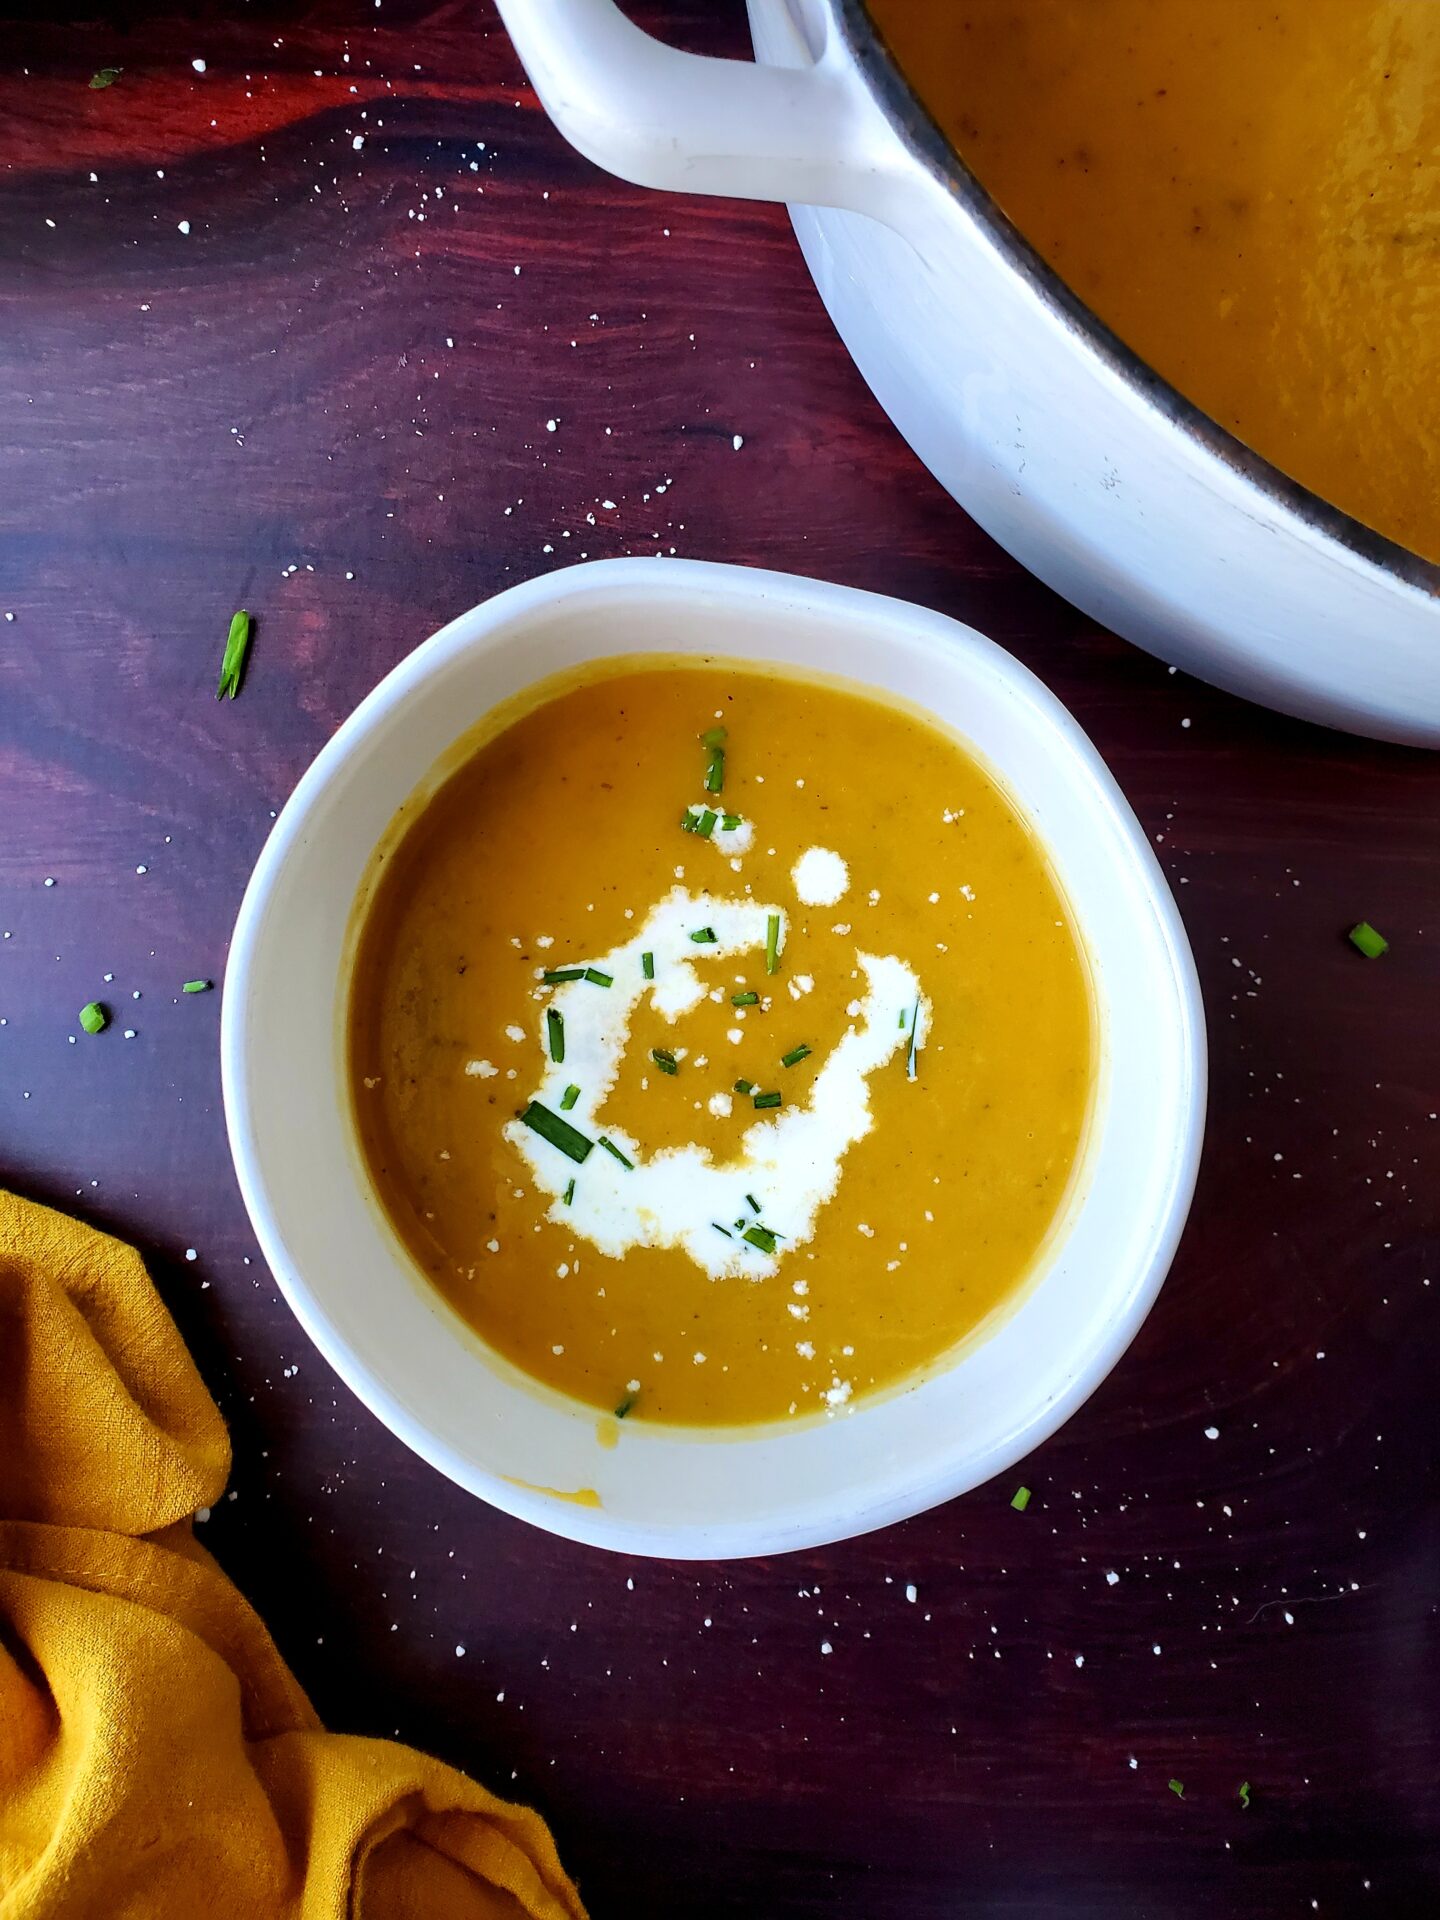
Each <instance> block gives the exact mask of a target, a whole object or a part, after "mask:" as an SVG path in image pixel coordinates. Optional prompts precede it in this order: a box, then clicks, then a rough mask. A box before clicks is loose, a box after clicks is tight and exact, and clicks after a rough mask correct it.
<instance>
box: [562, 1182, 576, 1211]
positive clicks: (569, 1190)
mask: <svg viewBox="0 0 1440 1920" xmlns="http://www.w3.org/2000/svg"><path fill="white" fill-rule="evenodd" d="M561 1198H562V1200H563V1201H564V1204H565V1205H566V1206H567V1207H568V1206H569V1205H570V1202H571V1201H572V1200H573V1199H574V1198H575V1181H574V1179H573V1177H572V1179H571V1181H570V1184H569V1186H568V1187H566V1189H565V1192H564V1193H563V1195H562V1196H561Z"/></svg>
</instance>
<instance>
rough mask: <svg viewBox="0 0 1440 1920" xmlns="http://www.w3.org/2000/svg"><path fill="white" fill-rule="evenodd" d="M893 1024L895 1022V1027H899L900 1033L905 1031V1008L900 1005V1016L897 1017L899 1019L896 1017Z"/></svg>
mask: <svg viewBox="0 0 1440 1920" xmlns="http://www.w3.org/2000/svg"><path fill="white" fill-rule="evenodd" d="M895 1024H896V1026H897V1027H899V1029H900V1031H901V1032H902V1033H903V1032H904V1031H905V1009H904V1007H901V1009H900V1018H899V1019H898V1020H897V1021H896V1022H895Z"/></svg>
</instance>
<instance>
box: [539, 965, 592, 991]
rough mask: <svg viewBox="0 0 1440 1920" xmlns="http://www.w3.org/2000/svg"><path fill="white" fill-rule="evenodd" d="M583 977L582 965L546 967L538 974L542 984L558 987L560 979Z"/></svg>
mask: <svg viewBox="0 0 1440 1920" xmlns="http://www.w3.org/2000/svg"><path fill="white" fill-rule="evenodd" d="M584 978H585V969H584V968H583V967H547V968H546V970H545V972H544V973H542V974H541V976H540V980H541V983H542V985H544V986H547V987H558V986H559V985H560V982H561V981H562V980H583V979H584Z"/></svg>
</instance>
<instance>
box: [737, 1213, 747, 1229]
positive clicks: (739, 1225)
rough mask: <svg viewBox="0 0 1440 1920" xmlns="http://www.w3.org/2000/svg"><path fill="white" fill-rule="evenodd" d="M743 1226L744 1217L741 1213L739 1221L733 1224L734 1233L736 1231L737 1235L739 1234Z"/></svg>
mask: <svg viewBox="0 0 1440 1920" xmlns="http://www.w3.org/2000/svg"><path fill="white" fill-rule="evenodd" d="M744 1225H745V1216H744V1214H743V1213H742V1214H741V1216H740V1218H739V1219H738V1220H737V1221H736V1222H735V1231H736V1232H737V1233H739V1232H740V1230H741V1228H742V1227H743V1226H744Z"/></svg>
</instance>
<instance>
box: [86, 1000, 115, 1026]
mask: <svg viewBox="0 0 1440 1920" xmlns="http://www.w3.org/2000/svg"><path fill="white" fill-rule="evenodd" d="M80 1024H81V1026H82V1027H83V1028H84V1029H85V1031H86V1033H103V1032H104V1031H105V1029H106V1027H108V1026H109V1024H110V1016H109V1014H108V1013H107V1012H106V1011H105V1009H104V1007H102V1006H101V1004H100V1002H99V1001H98V1000H91V1001H89V1002H88V1003H87V1004H86V1005H85V1006H83V1007H82V1008H81V1009H80Z"/></svg>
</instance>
